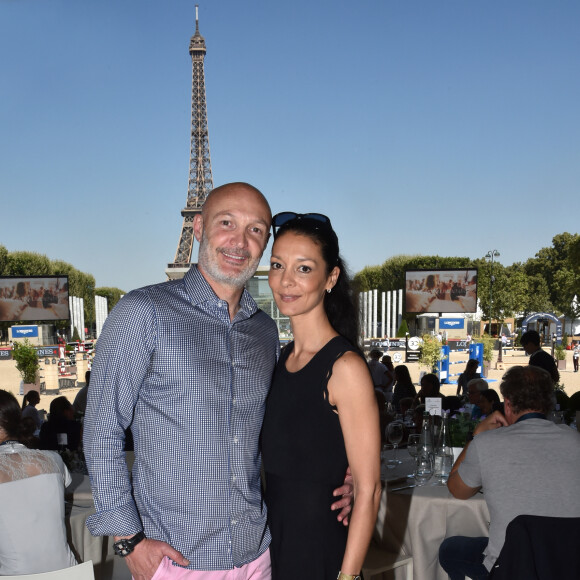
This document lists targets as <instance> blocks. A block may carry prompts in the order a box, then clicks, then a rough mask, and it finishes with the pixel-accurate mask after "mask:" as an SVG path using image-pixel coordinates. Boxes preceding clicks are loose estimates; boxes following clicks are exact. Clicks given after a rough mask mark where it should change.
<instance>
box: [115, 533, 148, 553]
mask: <svg viewBox="0 0 580 580" xmlns="http://www.w3.org/2000/svg"><path fill="white" fill-rule="evenodd" d="M144 539H145V534H144V533H143V532H139V533H138V534H135V535H134V536H133V537H132V538H123V539H122V540H119V541H118V542H115V543H114V544H113V549H114V550H115V554H117V556H121V558H124V557H125V556H128V555H129V554H130V553H131V552H132V551H133V550H134V549H135V546H136V545H137V544H138V543H139V542H140V541H141V540H144Z"/></svg>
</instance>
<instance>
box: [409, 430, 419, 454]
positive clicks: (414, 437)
mask: <svg viewBox="0 0 580 580" xmlns="http://www.w3.org/2000/svg"><path fill="white" fill-rule="evenodd" d="M420 443H421V433H411V434H410V435H409V439H408V440H407V451H408V452H409V455H410V456H411V457H412V458H413V459H415V457H417V453H418V452H419V445H420Z"/></svg>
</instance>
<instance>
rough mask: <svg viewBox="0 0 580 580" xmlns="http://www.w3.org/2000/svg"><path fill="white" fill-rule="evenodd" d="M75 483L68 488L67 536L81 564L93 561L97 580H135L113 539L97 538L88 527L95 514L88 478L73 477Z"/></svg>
mask: <svg viewBox="0 0 580 580" xmlns="http://www.w3.org/2000/svg"><path fill="white" fill-rule="evenodd" d="M71 475H72V478H73V481H72V483H71V484H70V485H69V486H68V487H67V489H66V498H67V501H68V502H69V503H68V504H67V506H68V509H67V516H66V525H67V534H68V539H69V542H70V544H71V548H72V549H73V551H74V552H75V555H76V556H77V558H78V559H79V561H80V562H87V561H88V560H92V562H93V565H94V568H95V579H96V580H131V573H130V572H129V569H128V568H127V564H125V562H124V561H123V559H122V558H119V557H117V556H115V555H114V552H113V538H112V537H108V536H97V537H95V536H93V535H91V533H90V532H89V530H88V529H87V526H86V522H87V518H88V517H89V516H90V515H92V514H94V513H95V507H94V504H93V496H92V493H91V484H90V481H89V476H88V475H82V474H79V473H73V474H71Z"/></svg>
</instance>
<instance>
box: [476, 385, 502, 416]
mask: <svg viewBox="0 0 580 580" xmlns="http://www.w3.org/2000/svg"><path fill="white" fill-rule="evenodd" d="M479 408H480V409H481V412H482V417H484V416H485V417H488V416H489V415H491V414H492V413H493V412H494V411H499V412H500V413H502V414H503V405H502V404H501V402H500V400H499V395H498V394H497V392H496V391H494V390H493V389H487V391H481V393H480V395H479Z"/></svg>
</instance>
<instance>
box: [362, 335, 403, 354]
mask: <svg viewBox="0 0 580 580" xmlns="http://www.w3.org/2000/svg"><path fill="white" fill-rule="evenodd" d="M364 344H365V348H366V349H368V350H370V349H372V348H378V349H379V350H383V351H385V352H386V351H387V350H397V349H403V350H404V349H405V348H406V341H405V339H404V338H397V337H395V338H375V339H372V340H365V343H364Z"/></svg>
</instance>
